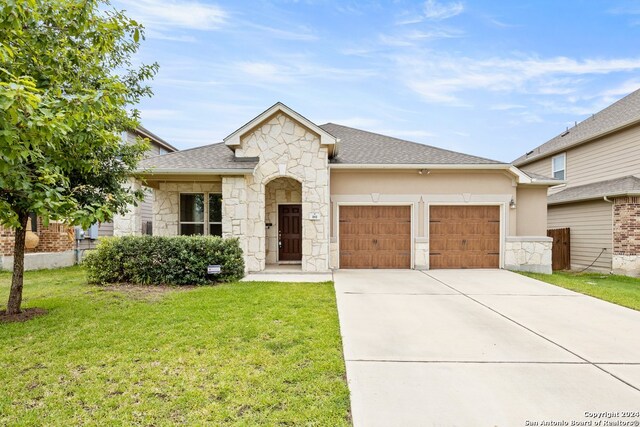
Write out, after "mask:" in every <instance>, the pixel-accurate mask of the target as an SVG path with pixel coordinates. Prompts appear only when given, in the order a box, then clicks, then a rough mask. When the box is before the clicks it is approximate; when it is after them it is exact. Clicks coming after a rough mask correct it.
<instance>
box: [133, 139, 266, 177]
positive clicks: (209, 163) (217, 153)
mask: <svg viewBox="0 0 640 427" xmlns="http://www.w3.org/2000/svg"><path fill="white" fill-rule="evenodd" d="M257 164H258V161H257V159H256V158H255V157H251V158H246V159H236V158H235V157H234V155H233V151H231V150H230V149H229V147H227V146H226V145H225V144H224V143H222V142H218V143H217V144H211V145H205V146H203V147H197V148H191V149H189V150H182V151H176V152H175V153H168V154H163V155H160V156H154V157H149V158H148V159H145V160H143V161H141V162H140V165H139V168H140V169H184V170H185V171H188V170H189V169H193V170H196V169H230V170H231V169H251V168H254V167H255V166H256V165H257Z"/></svg>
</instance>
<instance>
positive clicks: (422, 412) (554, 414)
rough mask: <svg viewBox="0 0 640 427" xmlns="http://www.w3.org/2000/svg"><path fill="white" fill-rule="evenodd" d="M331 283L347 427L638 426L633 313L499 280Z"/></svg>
mask: <svg viewBox="0 0 640 427" xmlns="http://www.w3.org/2000/svg"><path fill="white" fill-rule="evenodd" d="M334 280H335V287H336V293H337V300H338V312H339V316H340V329H341V333H342V339H343V346H344V355H345V360H346V365H347V379H348V382H349V389H350V390H351V407H352V415H353V421H354V424H355V426H440V425H446V426H448V425H456V426H533V425H544V424H542V422H543V421H548V422H562V421H564V422H566V423H567V424H562V423H560V424H548V425H567V426H571V425H572V424H571V422H572V421H585V420H586V421H589V420H591V421H593V424H592V425H598V424H597V422H599V421H604V420H607V421H609V422H613V421H625V422H633V423H634V424H609V425H636V426H637V425H640V423H639V424H635V422H636V421H639V422H640V416H638V415H637V414H633V413H631V414H629V415H630V417H624V415H626V414H624V411H628V412H633V411H640V312H637V311H634V310H630V309H627V308H623V307H620V306H617V305H614V304H610V303H607V302H604V301H601V300H598V299H595V298H591V297H587V296H584V295H581V294H577V293H575V292H571V291H567V290H565V289H562V288H559V287H556V286H552V285H549V284H546V283H543V282H540V281H537V280H533V279H529V278H527V277H524V276H521V275H518V274H515V273H511V272H508V271H503V270H433V271H429V272H424V273H423V272H418V271H411V270H340V271H337V272H336V273H335V274H334ZM601 412H609V413H612V412H613V413H616V412H618V414H613V415H615V416H613V417H611V418H593V417H592V416H591V415H590V414H597V413H601ZM587 413H588V414H587ZM610 415H611V414H610ZM527 422H529V423H527ZM534 423H538V424H534ZM573 425H590V424H573ZM600 425H607V424H606V423H602V424H600Z"/></svg>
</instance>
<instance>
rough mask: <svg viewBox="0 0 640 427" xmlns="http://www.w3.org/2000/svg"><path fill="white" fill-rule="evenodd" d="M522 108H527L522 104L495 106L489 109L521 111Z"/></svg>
mask: <svg viewBox="0 0 640 427" xmlns="http://www.w3.org/2000/svg"><path fill="white" fill-rule="evenodd" d="M522 108H527V107H526V106H525V105H521V104H495V105H492V106H490V107H489V109H490V110H495V111H507V110H520V109H522Z"/></svg>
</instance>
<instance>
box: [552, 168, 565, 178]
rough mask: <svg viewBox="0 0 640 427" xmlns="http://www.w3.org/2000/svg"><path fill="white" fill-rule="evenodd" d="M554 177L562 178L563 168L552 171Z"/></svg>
mask: <svg viewBox="0 0 640 427" xmlns="http://www.w3.org/2000/svg"><path fill="white" fill-rule="evenodd" d="M553 177H554V178H555V179H564V170H559V171H556V172H554V173H553Z"/></svg>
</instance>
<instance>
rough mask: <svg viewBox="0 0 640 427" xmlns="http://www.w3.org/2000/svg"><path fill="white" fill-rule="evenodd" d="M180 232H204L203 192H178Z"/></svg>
mask: <svg viewBox="0 0 640 427" xmlns="http://www.w3.org/2000/svg"><path fill="white" fill-rule="evenodd" d="M180 234H182V235H193V234H204V193H194V194H184V193H183V194H180Z"/></svg>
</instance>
